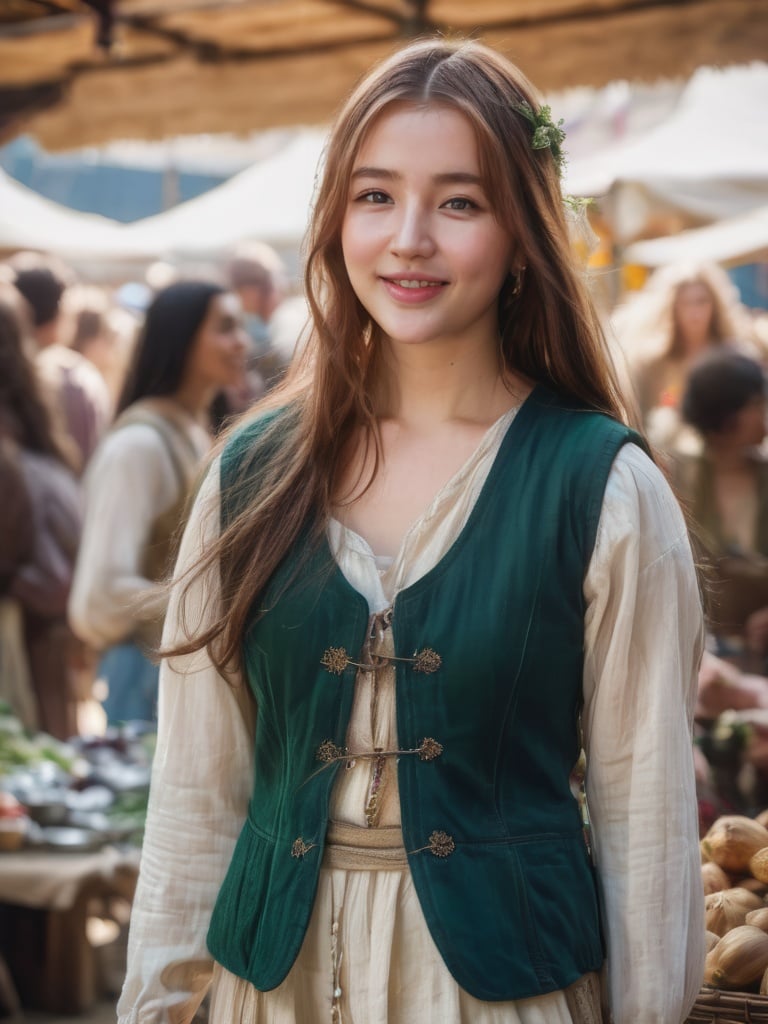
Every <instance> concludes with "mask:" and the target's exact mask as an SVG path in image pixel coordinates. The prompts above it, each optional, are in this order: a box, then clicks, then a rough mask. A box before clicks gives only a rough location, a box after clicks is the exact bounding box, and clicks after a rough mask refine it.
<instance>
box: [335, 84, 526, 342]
mask: <svg viewBox="0 0 768 1024" xmlns="http://www.w3.org/2000/svg"><path fill="white" fill-rule="evenodd" d="M341 242H342V250H343V254H344V263H345V266H346V270H347V274H348V275H349V279H350V281H351V283H352V287H353V288H354V290H355V293H356V295H357V297H358V299H359V300H360V302H361V303H362V305H363V306H364V307H365V309H366V310H367V312H368V313H369V315H370V316H371V317H372V319H373V320H374V321H375V322H376V323H377V324H378V325H379V326H380V328H381V329H382V331H383V332H384V334H385V335H386V336H387V337H388V338H389V339H390V341H391V342H392V343H394V344H396V345H397V344H408V345H416V344H424V343H428V342H431V343H457V342H458V343H462V344H464V343H471V342H474V343H478V344H480V345H487V346H492V347H493V348H496V347H497V346H498V315H497V307H498V295H499V292H500V290H501V286H502V284H503V282H504V279H505V278H506V276H507V274H508V273H509V272H510V270H512V271H514V245H513V241H512V238H511V235H510V233H509V232H508V231H507V230H506V229H505V228H503V227H502V226H501V225H500V224H499V222H498V221H497V220H496V218H495V216H494V213H493V210H492V208H491V203H490V200H489V197H488V196H487V194H486V191H485V187H484V184H483V181H482V178H481V169H480V161H479V156H478V149H477V142H476V139H475V134H474V131H473V129H472V126H471V124H470V122H469V120H468V119H467V118H466V117H465V116H464V115H463V114H461V113H460V112H458V111H456V110H454V109H452V108H450V107H447V106H442V105H431V106H426V107H424V106H416V105H414V104H410V103H397V104H395V105H393V106H392V107H390V108H388V109H387V110H385V111H384V113H382V114H381V115H380V116H379V117H378V119H377V120H376V121H375V122H374V124H373V127H372V128H371V129H370V131H369V132H368V134H367V136H366V138H365V140H364V142H363V144H362V146H361V147H360V151H359V153H358V154H357V158H356V160H355V162H354V167H353V171H352V179H351V182H350V188H349V196H348V201H347V209H346V213H345V216H344V222H343V226H342V233H341Z"/></svg>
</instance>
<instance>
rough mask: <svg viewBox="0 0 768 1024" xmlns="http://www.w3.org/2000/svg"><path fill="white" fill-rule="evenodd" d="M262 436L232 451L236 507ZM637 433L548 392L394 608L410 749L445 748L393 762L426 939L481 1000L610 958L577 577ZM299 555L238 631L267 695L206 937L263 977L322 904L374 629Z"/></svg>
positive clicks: (403, 723)
mask: <svg viewBox="0 0 768 1024" xmlns="http://www.w3.org/2000/svg"><path fill="white" fill-rule="evenodd" d="M259 430H260V427H259V424H255V425H252V426H251V427H249V428H246V429H245V430H243V431H242V432H241V433H240V434H239V435H237V436H235V437H234V438H233V440H232V441H231V442H230V444H229V446H228V447H227V449H226V450H225V452H224V456H223V461H222V487H223V491H222V493H223V495H224V502H223V508H224V518H225V520H226V519H227V518H228V517H229V516H230V515H231V514H232V512H233V511H234V509H233V507H232V506H233V504H234V503H233V502H231V501H228V500H227V494H228V488H230V487H231V486H232V485H233V483H234V481H235V480H237V479H238V477H241V476H242V466H243V464H244V460H247V461H249V462H250V463H251V464H254V462H253V460H252V458H251V454H252V452H253V450H254V446H255V448H256V449H258V444H259V442H258V434H259ZM627 441H639V438H638V437H637V435H635V434H633V433H632V432H631V431H630V430H628V429H627V428H625V427H623V426H621V425H620V424H617V423H615V422H613V421H612V420H610V419H608V418H607V417H605V416H601V415H599V414H597V413H593V412H589V411H586V410H583V409H578V408H576V406H575V403H573V402H571V403H567V402H565V401H564V400H562V399H559V398H557V397H556V396H555V395H554V393H553V392H551V391H550V390H548V389H546V388H544V387H542V386H539V387H537V388H536V389H535V390H534V392H533V394H532V395H531V396H530V397H529V399H528V400H527V401H526V402H525V404H524V405H523V407H522V409H521V410H520V412H519V413H518V415H517V417H516V418H515V420H514V422H513V423H512V425H511V426H510V428H509V430H508V432H507V435H506V437H505V438H504V441H503V442H502V445H501V448H500V450H499V452H498V455H497V457H496V460H495V462H494V465H493V467H492V469H491V471H490V474H489V476H488V478H487V480H486V483H485V485H484V487H483V489H482V492H481V494H480V496H479V498H478V500H477V503H476V505H475V507H474V509H473V511H472V513H471V515H470V518H469V521H468V522H467V524H466V526H465V527H464V529H463V530H462V531H461V534H460V535H459V537H458V538H457V540H456V541H455V543H454V544H453V546H452V547H451V548H450V550H449V551H448V552H447V553H446V554H445V556H444V557H443V558H442V559H441V560H440V561H439V563H438V564H437V565H436V566H435V567H434V568H433V569H432V570H431V571H430V572H428V573H427V574H426V575H425V576H423V577H422V578H421V579H420V580H418V581H417V582H416V583H414V584H413V585H412V586H410V587H408V588H407V589H405V590H403V591H401V592H400V593H399V594H398V595H397V598H396V600H395V602H394V614H393V621H392V630H393V636H394V642H395V650H396V655H397V657H398V658H401V659H403V660H401V661H397V662H396V675H397V683H396V686H397V690H396V693H397V729H398V742H399V746H400V747H401V748H402V749H414V750H416V749H417V748H420V747H421V746H422V743H423V741H424V740H425V739H427V738H430V739H433V740H436V741H437V743H438V744H439V745H441V746H442V751H441V752H438V753H437V756H434V754H435V749H432V750H431V751H430V752H429V756H427V757H425V756H420V755H419V754H418V753H415V754H410V755H403V756H401V757H400V759H399V762H398V781H399V788H400V803H401V809H402V825H403V835H404V840H405V847H406V850H407V851H408V861H409V865H410V869H411V873H412V876H413V882H414V885H415V887H416V891H417V893H418V896H419V900H420V902H421V907H422V910H423V912H424V917H425V919H426V922H427V925H428V927H429V930H430V932H431V934H432V938H433V939H434V941H435V944H436V945H437V947H438V949H439V950H440V952H441V954H442V956H443V959H444V960H445V963H446V964H447V966H448V969H449V970H450V972H451V974H452V975H453V976H454V978H455V979H456V980H457V982H458V983H459V984H460V985H461V986H462V988H464V989H466V990H467V991H468V992H469V993H470V994H471V995H473V996H475V997H476V998H478V999H483V1000H511V999H520V998H525V997H529V996H535V995H539V994H543V993H546V992H551V991H554V990H556V989H560V988H563V987H565V986H567V985H569V984H570V983H571V982H573V981H575V980H576V979H577V978H578V977H580V976H581V975H582V974H584V973H585V972H587V971H590V970H595V969H597V968H599V967H600V965H601V963H602V960H603V950H602V942H601V936H600V925H599V921H598V901H597V891H596V885H595V878H594V873H593V869H592V865H591V862H590V859H589V856H588V853H587V850H586V847H585V842H584V837H583V832H582V826H581V820H580V815H579V810H578V807H577V803H576V801H575V800H574V798H573V795H572V793H571V789H570V785H569V778H570V772H571V769H572V768H573V766H574V764H575V762H576V760H577V757H578V755H579V749H580V742H579V711H580V707H581V703H582V665H583V643H584V611H585V609H584V599H583V594H582V585H583V580H584V574H585V571H586V567H587V565H588V563H589V560H590V556H591V553H592V548H593V545H594V540H595V534H596V530H597V523H598V518H599V515H600V509H601V505H602V499H603V491H604V489H605V483H606V479H607V477H608V473H609V471H610V467H611V463H612V462H613V459H614V457H615V455H616V452H617V451H618V449H619V448H620V447H621V446H622V445H623V444H624V443H626V442H627ZM255 464H258V459H257V460H255ZM300 557H304V558H305V559H306V557H307V553H306V552H298V551H297V552H294V553H292V554H291V555H290V556H289V557H288V558H287V559H286V562H285V564H284V565H282V566H281V568H280V569H279V570H278V572H277V573H276V574H275V578H274V579H273V580H272V582H271V584H270V588H269V593H268V595H267V599H266V600H265V601H264V607H266V608H268V609H269V610H268V611H267V612H266V614H264V615H263V617H261V618H260V619H259V620H258V621H257V622H256V623H255V625H253V626H252V627H251V628H250V630H249V632H248V634H247V636H246V639H245V648H244V654H245V664H246V671H247V676H248V681H249V683H250V686H251V687H252V689H253V692H254V694H255V698H256V701H257V704H258V718H257V727H256V746H255V757H256V764H255V779H254V789H253V796H252V798H251V803H250V807H249V814H248V820H247V822H246V823H245V825H244V827H243V831H242V833H241V836H240V839H239V840H238V844H237V847H236V849H235V853H234V856H233V859H232V864H231V866H230V869H229V872H228V874H227V876H226V879H225V881H224V884H223V886H222V889H221V892H220V895H219V898H218V901H217V903H216V907H215V910H214V913H213V919H212V922H211V926H210V930H209V933H208V945H209V948H210V951H211V953H212V955H213V956H214V957H215V958H216V959H217V960H218V961H219V962H220V963H222V964H223V965H224V966H225V967H226V968H227V969H228V970H230V971H232V972H233V973H235V974H237V975H239V976H240V977H243V978H247V979H248V980H249V981H251V982H252V983H253V984H254V985H255V986H256V987H257V988H259V989H263V990H266V989H271V988H274V987H275V986H276V985H278V984H279V983H280V982H281V981H282V980H283V979H284V978H285V976H286V975H287V973H288V971H289V970H290V968H291V965H292V964H293V962H294V960H295V959H296V956H297V954H298V952H299V949H300V947H301V944H302V940H303V938H304V934H305V931H306V928H307V923H308V921H309V917H310V913H311V911H312V905H313V902H314V898H315V890H316V886H317V880H318V872H319V869H320V862H321V860H322V856H323V846H324V841H325V834H326V827H327V824H328V806H329V796H330V793H331V789H332V787H333V784H334V778H335V775H336V772H337V771H338V769H339V768H340V762H336V763H334V764H330V765H326V766H324V765H323V763H322V753H323V750H327V749H328V747H327V746H326V747H323V744H327V741H330V742H331V743H332V744H334V745H335V746H337V747H339V748H344V746H345V742H346V734H347V725H348V722H349V717H350V712H351V708H352V695H353V689H354V685H355V673H356V669H355V667H354V665H350V664H346V665H345V657H349V658H350V659H351V660H352V661H359V660H360V652H361V650H362V648H363V644H364V641H365V636H366V626H367V622H368V607H367V603H366V601H365V599H364V598H363V597H362V596H361V595H360V594H358V593H357V592H356V591H355V590H354V589H353V588H352V587H351V585H350V584H349V583H348V582H347V581H346V579H345V578H344V576H343V575H342V573H341V571H340V570H339V569H338V568H337V567H336V566H335V564H333V563H332V559H331V554H330V550H329V548H328V546H327V544H326V543H323V544H322V545H321V547H320V548H319V549H317V550H314V551H313V552H312V553H311V555H310V557H309V559H308V561H307V562H306V564H305V565H304V567H303V568H302V570H301V572H300V575H299V578H298V579H295V578H294V579H293V580H292V581H291V577H292V575H293V569H294V567H295V565H296V559H297V558H300ZM278 595H279V596H278ZM435 655H437V656H438V657H435ZM438 663H439V664H438Z"/></svg>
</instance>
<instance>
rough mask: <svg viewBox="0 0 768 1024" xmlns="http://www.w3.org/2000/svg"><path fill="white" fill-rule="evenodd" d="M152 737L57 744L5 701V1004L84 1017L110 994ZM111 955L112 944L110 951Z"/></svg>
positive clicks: (114, 734) (0, 719)
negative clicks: (31, 728)
mask: <svg viewBox="0 0 768 1024" xmlns="http://www.w3.org/2000/svg"><path fill="white" fill-rule="evenodd" d="M153 745H154V736H153V735H152V734H145V733H142V732H141V731H140V730H134V731H132V730H130V729H128V728H126V729H123V730H119V731H116V730H112V731H110V732H108V733H107V734H106V735H105V736H103V737H93V738H87V737H81V738H78V739H76V740H75V741H73V742H72V743H71V744H62V743H59V742H57V741H56V740H54V739H52V737H50V736H47V735H45V734H43V733H28V732H25V731H24V730H23V729H22V727H21V725H20V723H19V722H18V720H17V719H16V718H15V717H14V716H13V715H12V714H11V713H10V709H9V708H8V706H7V705H0V964H1V963H3V962H4V964H5V967H6V970H5V972H3V971H2V970H1V969H0V1002H3V1003H5V1008H6V1010H12V1009H13V1003H14V1000H15V999H16V998H18V1000H20V1002H21V1005H22V1006H26V1007H34V1008H39V1009H45V1010H49V1011H51V1012H56V1013H79V1012H82V1011H84V1010H86V1009H87V1008H88V1007H89V1006H91V1005H92V1004H93V1003H94V1002H95V1001H96V999H97V998H98V997H99V996H100V995H102V994H104V992H105V991H111V990H112V989H113V988H114V986H115V982H116V979H117V984H119V980H120V971H121V966H122V965H121V964H120V963H117V964H116V965H115V966H116V968H117V969H116V972H113V976H112V977H111V978H109V977H107V973H106V969H105V968H106V963H107V960H106V957H107V956H109V955H110V954H111V955H112V956H113V960H114V958H115V956H116V957H117V958H119V957H121V956H122V955H124V941H125V930H126V928H127V923H128V917H129V914H130V903H131V899H132V897H133V891H134V887H135V883H136V878H137V875H138V865H139V854H140V840H141V835H142V830H143V821H144V816H145V813H146V801H147V794H148V786H149V771H150V762H151V756H152V750H153ZM110 944H111V946H112V947H113V948H112V949H111V950H110V949H107V948H106V947H107V946H108V945H110Z"/></svg>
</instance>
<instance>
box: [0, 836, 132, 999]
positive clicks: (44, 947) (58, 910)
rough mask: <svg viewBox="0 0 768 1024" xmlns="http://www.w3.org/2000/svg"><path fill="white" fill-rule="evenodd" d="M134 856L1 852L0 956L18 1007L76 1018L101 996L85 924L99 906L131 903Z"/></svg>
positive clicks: (114, 850) (113, 850)
mask: <svg viewBox="0 0 768 1024" xmlns="http://www.w3.org/2000/svg"><path fill="white" fill-rule="evenodd" d="M138 865H139V850H138V849H136V848H133V847H130V848H118V847H115V846H105V847H103V848H102V849H100V850H97V851H94V852H88V853H70V852H66V853H64V852H59V851H51V850H35V849H25V850H21V851H19V852H17V853H0V954H2V956H4V957H5V960H6V961H7V963H8V967H9V968H10V973H11V976H12V978H13V981H14V983H15V985H16V988H17V989H18V993H19V996H20V997H21V1001H22V1003H23V1004H24V1005H27V1006H29V1007H35V1008H39V1009H45V1010H50V1011H51V1012H53V1013H80V1012H83V1011H84V1010H86V1009H87V1008H88V1007H89V1006H91V1005H92V1004H93V1003H94V1001H95V1000H96V998H97V996H98V995H99V993H98V990H97V972H96V960H95V955H94V949H93V947H92V946H91V944H90V942H89V941H88V937H87V934H86V922H87V920H88V916H89V913H91V912H92V908H93V905H94V903H95V902H96V901H97V900H100V901H105V900H110V899H114V898H120V899H124V900H127V901H129V902H130V901H131V900H132V898H133V892H134V888H135V885H136V878H137V875H138Z"/></svg>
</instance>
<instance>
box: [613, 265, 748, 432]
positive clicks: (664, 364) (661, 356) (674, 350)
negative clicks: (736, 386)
mask: <svg viewBox="0 0 768 1024" xmlns="http://www.w3.org/2000/svg"><path fill="white" fill-rule="evenodd" d="M615 330H616V334H617V337H618V338H619V341H620V342H621V344H622V347H623V349H624V351H625V353H626V357H627V361H628V364H629V369H630V372H631V374H632V377H633V381H634V385H635V392H636V396H637V401H638V404H639V406H640V412H641V415H642V418H643V423H644V424H645V426H646V428H647V430H648V431H649V434H650V436H651V440H652V441H653V442H654V443H658V444H659V445H660V447H662V448H665V447H668V446H669V444H670V443H671V444H674V440H675V435H676V432H677V430H678V428H679V425H680V419H679V409H680V402H681V400H682V397H683V391H684V390H685V382H686V379H687V376H688V372H689V371H690V369H691V367H692V366H693V364H694V363H695V362H696V360H697V359H699V358H700V357H701V356H702V355H704V354H705V353H706V352H708V351H711V350H713V349H716V348H719V347H720V346H722V345H735V344H737V343H738V345H739V346H740V347H743V348H744V349H745V351H748V350H749V349H750V343H749V338H750V335H751V327H750V325H749V324H748V322H747V320H746V317H745V316H744V315H743V312H742V310H741V309H740V307H739V302H738V293H737V291H736V289H735V287H734V286H733V285H732V284H731V282H730V280H729V278H728V275H727V274H726V273H725V271H724V270H722V269H721V268H720V267H718V266H715V265H714V264H709V263H702V264H693V265H686V264H680V265H676V266H671V267H663V268H662V269H661V270H658V271H656V273H655V274H654V275H653V276H652V277H651V278H650V280H649V281H648V284H647V286H646V287H645V288H644V289H643V291H642V292H641V293H640V294H639V295H637V296H636V297H635V299H634V300H633V301H631V302H629V303H628V304H627V305H626V306H625V307H624V308H623V309H620V310H619V311H618V313H617V315H616V317H615Z"/></svg>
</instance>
